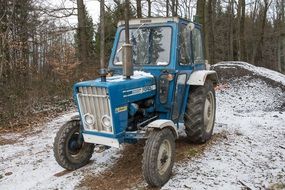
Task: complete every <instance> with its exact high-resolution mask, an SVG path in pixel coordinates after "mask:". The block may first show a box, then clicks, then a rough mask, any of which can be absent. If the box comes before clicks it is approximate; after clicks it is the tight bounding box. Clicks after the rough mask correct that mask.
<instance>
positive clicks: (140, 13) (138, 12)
mask: <svg viewBox="0 0 285 190" xmlns="http://www.w3.org/2000/svg"><path fill="white" fill-rule="evenodd" d="M136 1H137V18H142V2H141V0H136Z"/></svg>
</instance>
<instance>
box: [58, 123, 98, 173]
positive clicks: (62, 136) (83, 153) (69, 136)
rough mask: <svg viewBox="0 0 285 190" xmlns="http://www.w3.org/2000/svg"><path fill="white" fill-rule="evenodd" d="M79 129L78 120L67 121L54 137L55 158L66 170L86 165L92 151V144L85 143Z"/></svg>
mask: <svg viewBox="0 0 285 190" xmlns="http://www.w3.org/2000/svg"><path fill="white" fill-rule="evenodd" d="M79 129H80V121H79V120H72V121H68V122H67V123H66V124H64V125H63V126H62V127H61V128H60V129H59V131H58V132H57V134H56V137H55V139H54V144H53V151H54V156H55V159H56V161H57V163H58V164H59V165H60V166H62V167H63V168H65V169H67V170H75V169H78V168H80V167H82V166H84V165H86V164H87V163H88V162H89V160H90V158H91V157H92V154H93V152H94V144H89V143H85V142H84V141H83V138H82V137H81V136H80V133H79Z"/></svg>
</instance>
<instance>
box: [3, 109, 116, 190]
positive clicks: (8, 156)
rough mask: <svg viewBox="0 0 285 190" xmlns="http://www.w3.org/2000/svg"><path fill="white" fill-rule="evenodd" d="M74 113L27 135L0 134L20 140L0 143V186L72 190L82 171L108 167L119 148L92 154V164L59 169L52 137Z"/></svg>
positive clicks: (6, 187) (90, 171) (94, 171)
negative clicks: (69, 169)
mask: <svg viewBox="0 0 285 190" xmlns="http://www.w3.org/2000/svg"><path fill="white" fill-rule="evenodd" d="M75 114H76V113H68V114H65V115H63V116H61V117H58V118H56V119H55V120H53V121H51V122H49V123H47V124H46V125H45V126H43V128H42V131H41V132H39V133H36V134H35V135H33V136H29V137H20V136H19V134H13V133H11V134H8V135H7V134H0V135H1V137H2V136H4V137H5V138H9V139H16V140H17V141H20V143H16V144H12V145H3V146H1V156H0V189H3V190H4V189H5V190H9V189H11V190H15V189H74V187H75V186H76V185H77V184H78V183H79V182H80V180H81V179H82V178H83V177H84V174H85V173H89V174H90V173H94V174H95V173H98V172H100V171H103V170H104V169H105V168H106V167H109V166H111V165H112V164H111V163H114V160H115V159H116V158H118V157H119V153H118V152H119V150H117V149H115V148H111V149H108V150H106V151H104V152H102V153H94V154H93V157H92V158H91V163H90V164H88V165H87V166H86V167H83V168H81V169H79V170H76V171H74V172H68V171H66V170H64V169H63V168H61V167H60V166H59V165H58V164H57V162H56V161H55V159H54V156H53V150H52V146H53V139H54V137H55V134H56V132H57V131H58V129H59V127H60V126H62V125H63V124H64V123H65V122H66V121H68V120H69V118H70V117H72V116H74V115H75Z"/></svg>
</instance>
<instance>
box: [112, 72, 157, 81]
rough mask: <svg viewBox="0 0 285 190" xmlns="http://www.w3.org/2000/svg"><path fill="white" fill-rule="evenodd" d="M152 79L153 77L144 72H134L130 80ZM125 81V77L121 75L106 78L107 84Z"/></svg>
mask: <svg viewBox="0 0 285 190" xmlns="http://www.w3.org/2000/svg"><path fill="white" fill-rule="evenodd" d="M145 77H148V78H153V75H152V74H150V73H147V72H145V71H134V75H133V76H131V79H140V78H145ZM124 80H125V76H123V75H116V76H112V77H107V81H108V82H121V81H124Z"/></svg>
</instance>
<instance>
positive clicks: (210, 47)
mask: <svg viewBox="0 0 285 190" xmlns="http://www.w3.org/2000/svg"><path fill="white" fill-rule="evenodd" d="M207 8H208V21H207V24H206V25H207V27H205V28H207V31H208V39H207V42H206V43H208V45H207V48H208V50H206V51H208V55H209V56H208V59H209V63H210V64H213V63H214V50H215V38H214V24H213V0H208V7H207Z"/></svg>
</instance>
